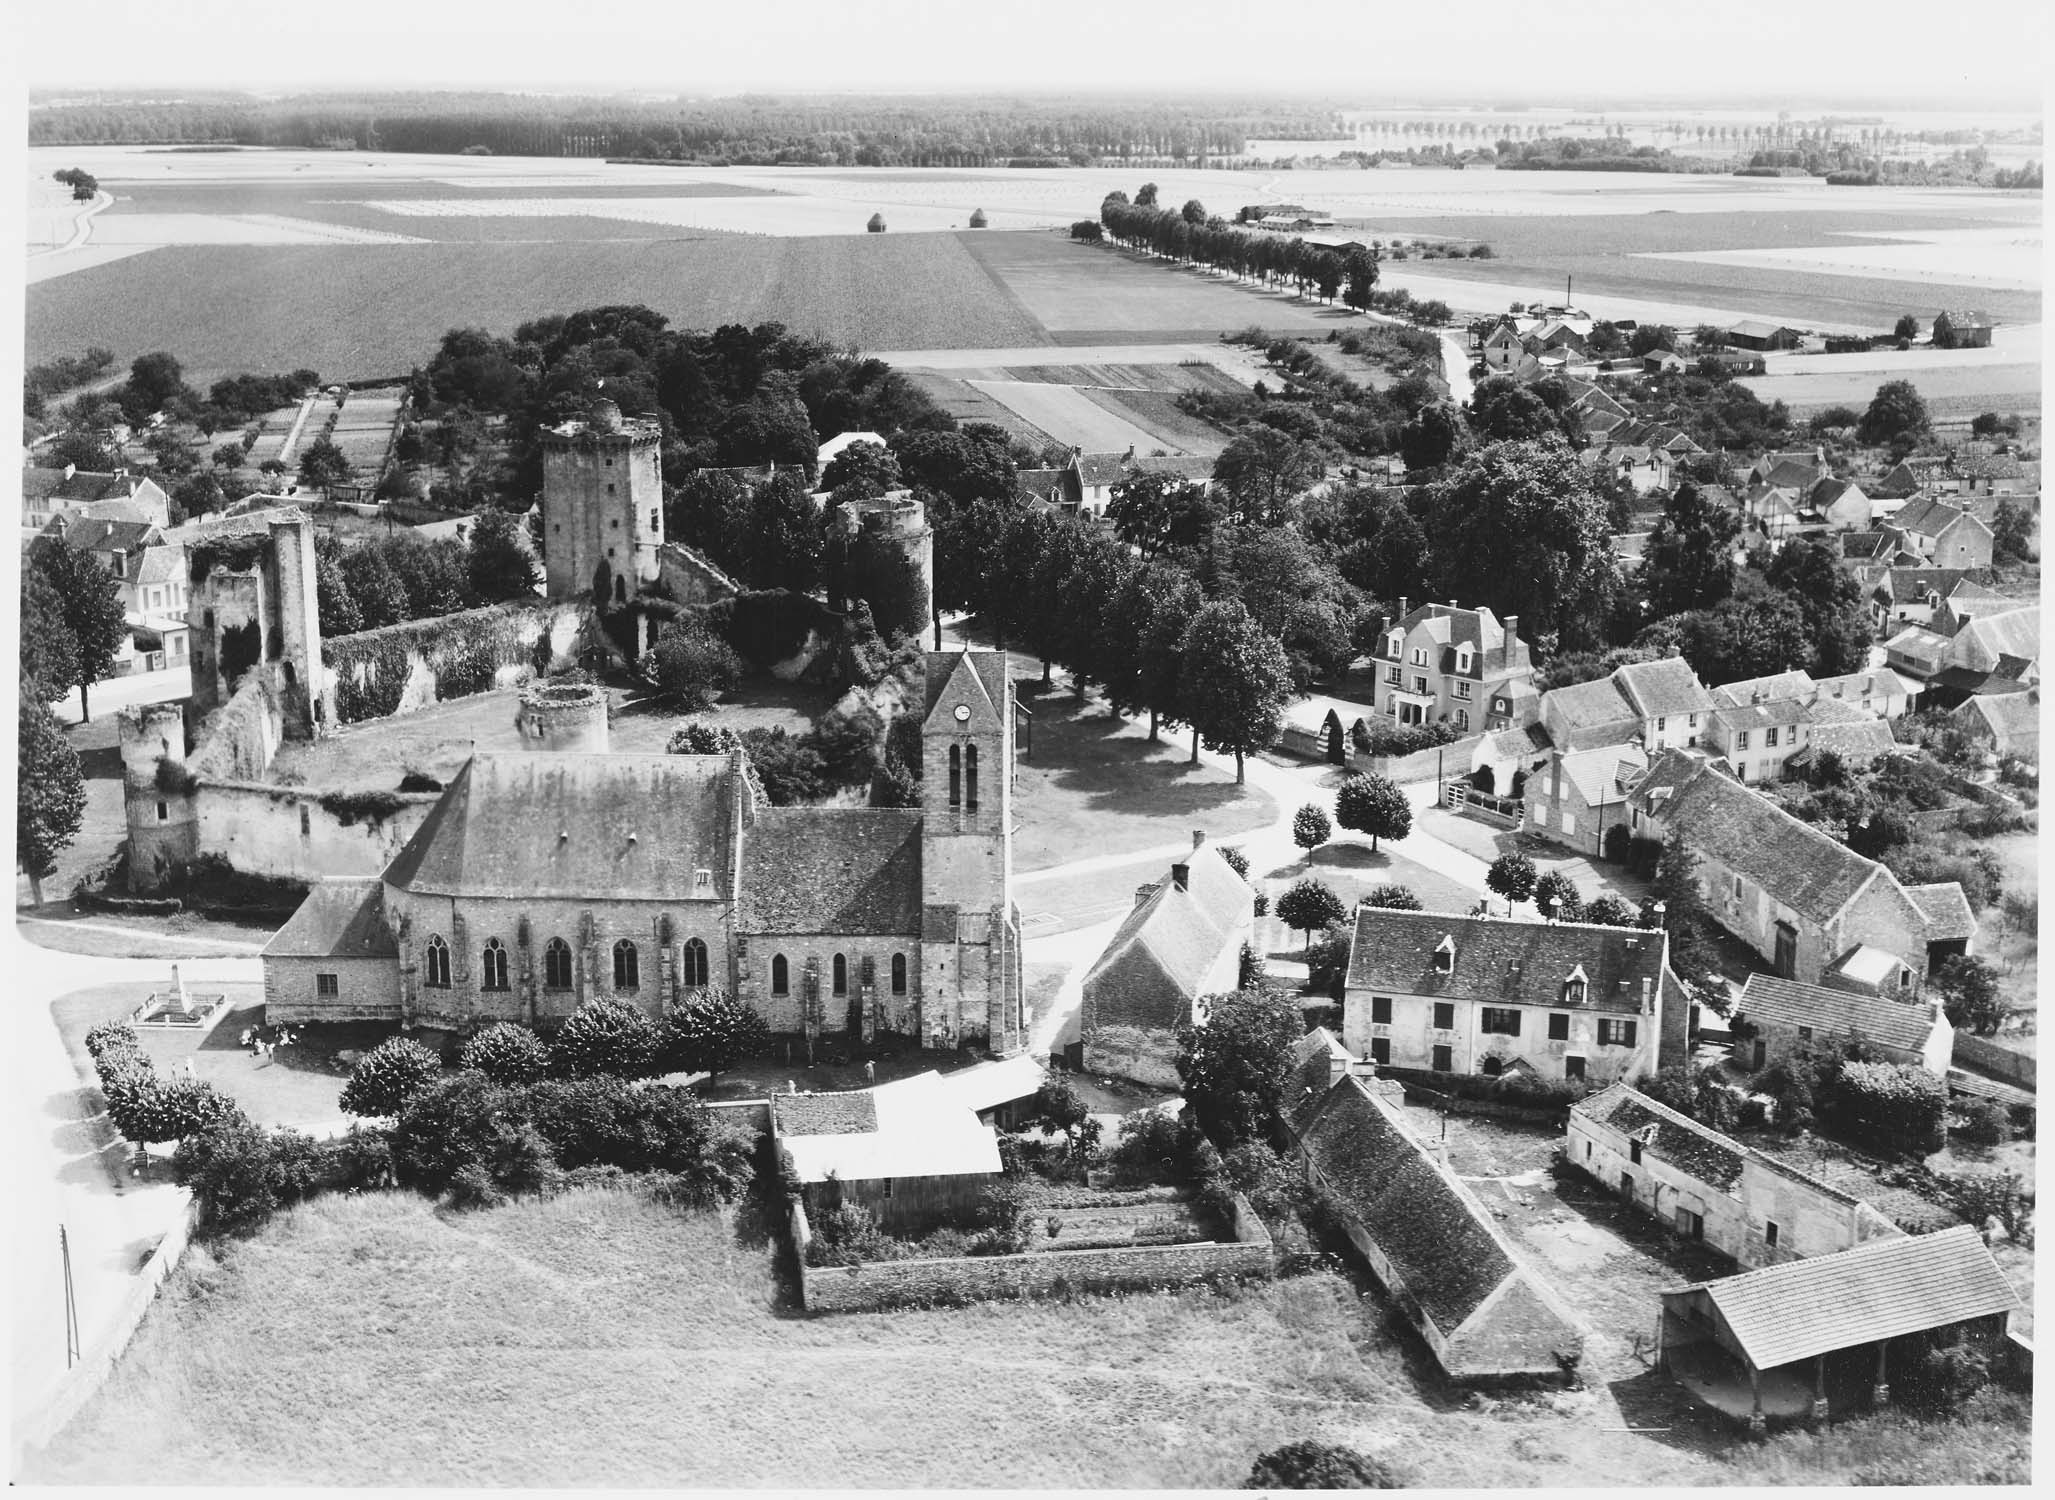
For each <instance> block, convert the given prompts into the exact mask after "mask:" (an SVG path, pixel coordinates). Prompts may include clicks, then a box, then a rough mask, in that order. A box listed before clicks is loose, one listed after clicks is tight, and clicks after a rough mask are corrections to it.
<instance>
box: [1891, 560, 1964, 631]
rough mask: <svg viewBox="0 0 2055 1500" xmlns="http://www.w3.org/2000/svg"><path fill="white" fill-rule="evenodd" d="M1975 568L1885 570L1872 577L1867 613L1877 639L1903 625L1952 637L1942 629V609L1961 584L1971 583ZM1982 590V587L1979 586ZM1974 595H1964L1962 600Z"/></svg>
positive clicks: (1948, 629)
mask: <svg viewBox="0 0 2055 1500" xmlns="http://www.w3.org/2000/svg"><path fill="white" fill-rule="evenodd" d="M1979 571H1980V570H1978V569H1975V568H1929V567H1919V566H1914V567H1887V568H1880V569H1878V570H1877V571H1876V573H1875V575H1874V582H1873V583H1872V584H1871V586H1870V592H1869V614H1870V619H1871V621H1872V622H1873V623H1874V624H1875V626H1876V630H1877V634H1878V635H1879V636H1883V635H1889V634H1892V633H1894V632H1895V631H1896V630H1897V629H1899V628H1901V627H1903V626H1906V625H1925V626H1929V627H1931V628H1932V629H1933V630H1934V632H1935V633H1936V634H1938V635H1944V636H1946V635H1953V634H1954V633H1955V632H1954V630H1953V629H1950V628H1945V627H1944V626H1943V625H1942V624H1941V623H1940V621H1941V620H1942V609H1943V606H1944V605H1946V604H1947V603H1948V601H1949V599H1950V598H1951V597H1952V596H1953V595H1954V593H1955V591H1956V589H1957V588H1958V587H1960V586H1961V585H1963V584H1967V583H1974V582H1975V580H1976V578H1977V574H1978V572H1979ZM1979 587H1980V588H1981V585H1979ZM1969 597H1973V596H1967V595H1966V596H1965V599H1967V598H1969Z"/></svg>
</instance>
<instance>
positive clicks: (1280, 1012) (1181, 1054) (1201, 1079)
mask: <svg viewBox="0 0 2055 1500" xmlns="http://www.w3.org/2000/svg"><path fill="white" fill-rule="evenodd" d="M1193 1009H1194V1015H1195V1017H1196V1018H1198V1024H1195V1025H1194V1024H1187V1025H1183V1026H1180V1027H1178V1029H1177V1045H1178V1057H1177V1076H1178V1079H1179V1081H1180V1083H1181V1084H1182V1085H1183V1093H1184V1097H1185V1102H1186V1104H1187V1105H1189V1106H1190V1108H1191V1112H1192V1117H1193V1118H1194V1119H1195V1120H1196V1121H1197V1122H1198V1124H1199V1128H1200V1129H1202V1130H1204V1131H1205V1133H1206V1135H1207V1136H1208V1137H1209V1138H1210V1139H1211V1140H1212V1142H1213V1144H1214V1145H1215V1146H1218V1147H1219V1148H1220V1149H1221V1150H1223V1151H1225V1150H1229V1149H1231V1148H1232V1147H1234V1146H1237V1145H1239V1144H1240V1143H1241V1142H1243V1141H1247V1140H1256V1139H1260V1138H1262V1137H1264V1136H1267V1135H1268V1134H1269V1133H1270V1132H1271V1130H1273V1129H1274V1128H1275V1121H1276V1119H1277V1110H1278V1105H1279V1104H1280V1102H1281V1101H1282V1100H1283V1098H1284V1088H1285V1082H1286V1080H1287V1079H1289V1078H1290V1077H1291V1071H1292V1045H1293V1043H1295V1042H1297V1041H1298V1039H1299V1038H1300V1036H1301V1035H1303V1034H1304V1031H1305V1025H1304V1022H1303V1021H1302V1020H1301V1019H1300V1016H1299V1008H1298V1006H1297V1004H1296V1003H1294V1002H1293V1001H1292V1000H1290V999H1289V998H1287V997H1285V996H1282V995H1272V994H1268V993H1266V992H1264V991H1262V990H1238V991H1236V992H1235V993H1233V994H1228V995H1204V996H1201V997H1200V998H1199V999H1198V1001H1197V1002H1196V1003H1195V1005H1194V1008H1193Z"/></svg>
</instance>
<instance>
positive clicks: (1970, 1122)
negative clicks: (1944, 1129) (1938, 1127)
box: [1958, 1099, 2012, 1146]
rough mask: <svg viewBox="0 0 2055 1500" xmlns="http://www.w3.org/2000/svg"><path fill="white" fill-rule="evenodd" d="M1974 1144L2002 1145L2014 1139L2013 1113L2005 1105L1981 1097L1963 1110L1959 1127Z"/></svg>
mask: <svg viewBox="0 0 2055 1500" xmlns="http://www.w3.org/2000/svg"><path fill="white" fill-rule="evenodd" d="M1958 1128H1959V1129H1960V1131H1961V1135H1962V1138H1963V1139H1964V1140H1966V1141H1968V1142H1969V1143H1970V1144H1971V1145H1974V1146H2002V1145H2004V1144H2005V1143H2006V1142H2007V1141H2009V1140H2011V1139H2012V1115H2011V1113H2010V1111H2008V1110H2007V1109H2006V1108H2005V1106H2004V1105H2002V1104H1994V1103H1992V1102H1991V1101H1990V1100H1988V1099H1980V1100H1978V1101H1977V1102H1976V1103H1974V1104H1972V1105H1970V1106H1969V1108H1968V1109H1966V1110H1964V1111H1963V1112H1962V1124H1961V1126H1960V1127H1958Z"/></svg>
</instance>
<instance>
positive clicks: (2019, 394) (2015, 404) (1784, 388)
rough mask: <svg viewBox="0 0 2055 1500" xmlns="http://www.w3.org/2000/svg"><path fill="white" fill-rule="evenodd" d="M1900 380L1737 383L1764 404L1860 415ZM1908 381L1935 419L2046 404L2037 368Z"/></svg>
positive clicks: (1846, 374) (1826, 377)
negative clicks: (1887, 386) (1879, 392)
mask: <svg viewBox="0 0 2055 1500" xmlns="http://www.w3.org/2000/svg"><path fill="white" fill-rule="evenodd" d="M1823 357H1825V356H1823ZM1896 378H1898V377H1897V376H1894V375H1892V374H1889V373H1887V372H1884V371H1878V370H1849V371H1838V372H1835V371H1820V372H1816V373H1812V372H1809V373H1806V374H1802V375H1756V376H1751V377H1749V378H1748V379H1745V380H1741V381H1738V382H1737V384H1740V385H1745V386H1747V387H1748V388H1749V389H1750V390H1751V391H1753V392H1755V394H1756V395H1757V396H1759V397H1761V398H1762V399H1763V400H1764V401H1782V402H1783V403H1784V404H1785V405H1787V406H1789V407H1790V408H1791V409H1792V410H1793V411H1804V410H1810V409H1812V408H1815V407H1821V406H1852V407H1854V408H1855V409H1856V410H1857V411H1860V410H1862V408H1864V407H1865V406H1867V405H1869V401H1870V398H1871V397H1872V396H1874V395H1876V393H1877V387H1878V386H1880V385H1882V384H1883V383H1884V382H1885V381H1887V380H1892V379H1896ZM1903 378H1905V379H1907V380H1910V381H1911V382H1912V383H1913V384H1914V385H1915V386H1917V387H1919V393H1920V395H1921V397H1923V398H1924V399H1925V401H1926V403H1927V410H1928V411H1930V412H1932V413H1933V414H1934V415H1936V416H1953V415H1964V414H1967V415H1971V416H1974V415H1975V414H1976V413H1978V412H1983V411H1991V410H1994V409H1996V410H2001V411H2011V410H2015V409H2037V408H2038V407H2039V406H2040V404H2041V367H2040V366H2039V365H2037V364H2036V365H1970V366H1963V367H1957V368H1953V369H1938V370H1937V369H1910V370H1906V371H1905V372H1904V376H1903Z"/></svg>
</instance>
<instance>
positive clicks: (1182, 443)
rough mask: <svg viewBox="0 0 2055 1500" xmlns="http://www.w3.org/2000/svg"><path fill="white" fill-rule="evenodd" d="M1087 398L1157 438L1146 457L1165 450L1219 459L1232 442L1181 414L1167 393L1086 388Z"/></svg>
mask: <svg viewBox="0 0 2055 1500" xmlns="http://www.w3.org/2000/svg"><path fill="white" fill-rule="evenodd" d="M1084 395H1085V397H1086V399H1088V400H1089V401H1090V402H1091V403H1092V404H1093V405H1094V406H1097V407H1100V408H1102V409H1104V410H1105V411H1107V412H1110V413H1111V414H1112V415H1114V416H1115V417H1118V418H1119V419H1120V420H1121V421H1123V422H1129V423H1132V424H1133V425H1134V426H1136V427H1139V428H1140V429H1141V430H1142V431H1144V432H1146V433H1149V434H1150V435H1151V436H1152V437H1154V438H1155V440H1156V441H1155V443H1154V444H1153V445H1152V446H1150V447H1147V448H1143V449H1142V450H1141V451H1142V452H1143V453H1153V452H1155V450H1156V448H1158V447H1161V448H1163V449H1164V450H1165V451H1167V452H1171V453H1189V454H1193V455H1195V456H1196V457H1199V458H1218V457H1219V456H1220V450H1221V449H1223V448H1225V447H1226V446H1227V444H1228V441H1229V439H1228V435H1227V434H1226V433H1225V432H1223V431H1221V429H1219V428H1218V427H1215V426H1214V425H1213V424H1212V423H1210V422H1202V421H1200V420H1199V419H1198V418H1197V417H1193V416H1188V415H1186V414H1185V413H1184V412H1182V411H1179V410H1178V408H1177V398H1176V397H1175V396H1173V395H1170V394H1168V393H1166V392H1163V391H1132V390H1120V389H1112V390H1107V389H1099V388H1093V387H1086V388H1085V390H1084Z"/></svg>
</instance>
